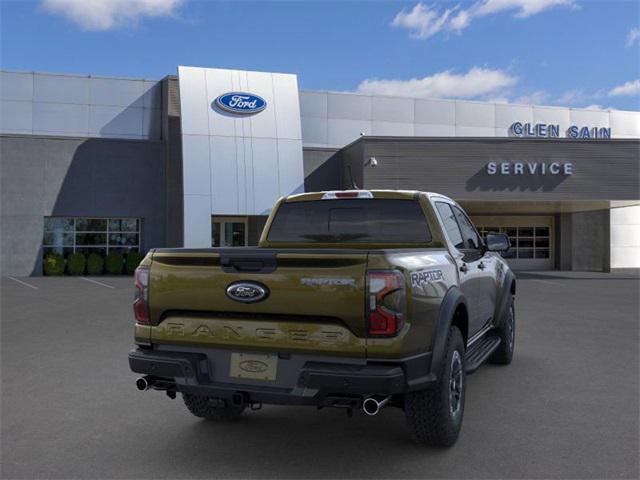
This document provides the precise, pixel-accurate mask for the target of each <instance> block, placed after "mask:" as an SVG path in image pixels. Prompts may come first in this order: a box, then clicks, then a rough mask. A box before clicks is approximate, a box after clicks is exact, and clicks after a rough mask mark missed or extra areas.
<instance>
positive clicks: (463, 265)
mask: <svg viewBox="0 0 640 480" xmlns="http://www.w3.org/2000/svg"><path fill="white" fill-rule="evenodd" d="M460 271H461V272H462V273H467V272H468V271H469V267H467V264H466V263H463V264H462V266H461V267H460Z"/></svg>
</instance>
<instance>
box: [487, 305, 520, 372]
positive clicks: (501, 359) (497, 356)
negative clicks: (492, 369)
mask: <svg viewBox="0 0 640 480" xmlns="http://www.w3.org/2000/svg"><path fill="white" fill-rule="evenodd" d="M509 302H510V303H509V308H508V310H507V312H509V314H511V309H514V310H515V307H514V298H513V295H512V296H511V299H510V300H509ZM513 316H514V319H513V329H514V332H515V328H516V325H515V311H514V312H513ZM505 323H506V322H503V323H502V325H501V326H500V327H499V328H496V329H495V334H496V335H498V337H500V345H499V346H498V348H496V350H495V351H494V352H493V353H492V354H491V356H490V357H489V363H493V364H497V365H509V364H510V363H511V360H512V359H513V350H514V348H513V347H514V346H515V341H514V343H513V346H512V347H511V351H509V350H510V349H509V343H508V338H507V329H506V328H505Z"/></svg>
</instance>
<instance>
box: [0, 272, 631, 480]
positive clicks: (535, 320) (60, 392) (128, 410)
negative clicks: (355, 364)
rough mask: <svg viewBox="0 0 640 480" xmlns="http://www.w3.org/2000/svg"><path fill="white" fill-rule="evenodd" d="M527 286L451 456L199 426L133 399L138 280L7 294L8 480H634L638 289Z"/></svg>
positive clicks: (379, 438) (253, 426)
mask: <svg viewBox="0 0 640 480" xmlns="http://www.w3.org/2000/svg"><path fill="white" fill-rule="evenodd" d="M519 277H520V278H519V284H518V295H517V300H516V305H517V338H516V354H515V359H514V361H513V363H512V364H511V365H510V366H508V367H500V366H492V365H487V366H484V367H482V368H481V369H480V370H479V371H478V372H477V373H475V374H474V375H473V376H471V377H469V384H468V390H467V403H466V412H465V419H464V425H463V430H462V434H461V437H460V439H459V441H458V443H457V444H456V445H455V446H454V447H453V448H451V449H436V448H426V447H422V446H416V445H414V444H413V443H411V440H410V439H409V436H408V433H407V431H406V429H405V425H404V416H403V414H402V412H401V411H399V410H397V409H387V410H384V411H383V412H382V413H381V414H380V415H378V416H376V417H366V416H365V415H363V414H362V413H360V412H357V413H356V414H354V417H353V418H351V419H349V418H347V417H346V415H345V413H344V412H343V411H339V410H333V409H324V410H321V411H316V410H315V409H313V408H304V407H294V408H292V407H274V406H270V407H264V408H263V409H262V410H261V411H257V412H248V414H246V415H245V416H244V417H243V418H242V419H241V420H239V421H237V422H233V423H229V424H215V423H210V422H207V421H202V420H199V419H196V418H195V417H192V416H191V415H190V414H188V412H187V410H186V408H185V407H184V405H183V404H182V402H181V400H180V399H179V398H178V399H176V400H173V401H172V400H170V399H168V398H167V397H166V396H165V395H164V394H162V393H160V392H145V393H140V392H138V391H137V390H136V389H135V387H134V379H135V375H134V374H132V373H130V372H129V369H128V363H127V352H128V350H129V349H130V347H131V346H132V339H131V336H132V320H131V317H132V315H131V313H130V304H131V298H132V288H131V283H132V280H131V278H107V277H105V278H96V279H90V280H93V281H98V282H99V283H92V282H91V281H89V280H85V279H82V278H57V279H56V278H43V277H39V278H19V279H12V278H6V277H5V278H2V284H1V286H2V297H1V300H2V306H1V308H2V309H1V328H2V330H1V333H2V357H1V360H2V404H1V407H2V412H1V413H2V417H1V420H2V427H1V433H2V476H3V478H176V479H178V478H345V477H354V478H638V473H639V471H638V451H639V442H638V428H639V425H638V418H639V413H640V412H639V399H638V396H639V395H638V394H639V380H638V377H639V376H638V373H639V372H638V361H639V357H638V351H639V343H638V324H639V323H638V322H639V320H638V318H639V310H638V295H639V282H638V277H637V274H636V273H633V272H626V273H612V274H596V273H582V274H579V273H572V274H568V273H564V272H551V273H528V274H520V275H519ZM20 282H23V283H20Z"/></svg>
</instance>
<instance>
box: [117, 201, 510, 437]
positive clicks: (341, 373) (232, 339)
mask: <svg viewBox="0 0 640 480" xmlns="http://www.w3.org/2000/svg"><path fill="white" fill-rule="evenodd" d="M508 248H509V239H508V238H507V237H506V236H505V235H503V234H499V233H489V234H488V235H487V236H486V239H484V240H483V239H482V238H481V237H480V235H478V232H477V231H476V229H475V228H474V226H473V224H472V223H471V221H470V220H469V218H468V217H467V215H466V214H465V213H464V211H463V210H462V209H461V208H460V206H459V205H458V204H457V203H456V202H454V201H453V200H451V199H450V198H447V197H445V196H443V195H438V194H434V193H424V192H414V191H395V190H393V191H389V190H377V191H368V190H347V191H335V192H319V193H305V194H300V195H293V196H289V197H286V198H282V199H280V200H279V201H278V203H277V204H276V205H275V207H274V208H273V211H272V213H271V216H270V217H269V219H268V220H267V223H266V225H265V227H264V231H263V232H262V236H261V239H260V243H259V246H258V247H239V248H205V249H189V248H179V249H155V250H152V251H150V252H149V253H148V254H147V256H146V257H145V258H144V260H143V261H142V262H141V264H140V266H139V267H138V269H137V270H136V274H135V292H136V293H135V299H134V304H133V309H134V314H135V319H136V325H135V343H136V348H135V349H134V350H132V351H131V352H130V353H129V364H130V367H131V370H132V371H133V372H136V373H138V374H142V375H143V376H141V377H139V378H138V379H137V380H136V386H137V387H138V389H140V390H148V389H154V390H164V391H165V392H166V394H167V395H168V396H169V397H171V398H175V397H176V394H177V393H178V392H179V393H180V394H181V395H182V397H183V399H184V402H185V404H186V406H187V408H188V409H189V411H191V413H193V414H194V415H196V416H198V417H202V418H206V419H210V420H230V419H234V418H236V417H238V416H239V415H241V414H242V413H243V411H244V410H245V409H247V408H250V409H253V410H257V409H259V408H260V407H261V406H262V405H263V404H280V405H287V404H288V405H313V406H316V407H318V408H321V407H337V408H343V409H345V410H346V411H347V413H348V414H349V415H351V414H352V412H353V411H354V410H362V411H363V412H364V413H365V414H367V415H376V414H377V413H378V412H379V411H380V410H381V409H382V408H383V407H398V408H401V409H403V410H404V412H405V415H406V418H407V423H408V426H409V429H410V430H411V433H412V435H413V437H414V439H415V440H416V441H418V442H421V443H427V444H432V445H446V446H448V445H452V444H453V443H454V442H455V441H456V439H457V437H458V433H459V431H460V427H461V424H462V417H463V413H464V400H465V390H466V388H465V387H466V380H465V375H466V374H469V373H471V372H473V371H475V370H476V369H477V368H478V367H479V366H480V365H481V364H482V363H483V362H485V361H486V360H490V361H492V362H494V363H501V364H508V363H510V362H511V358H512V355H513V347H514V332H515V324H514V320H515V318H514V297H515V292H516V281H515V276H514V274H513V273H512V272H511V270H510V269H509V267H508V265H507V264H506V262H505V261H504V260H503V259H502V257H501V256H500V255H499V252H501V251H505V250H507V249H508Z"/></svg>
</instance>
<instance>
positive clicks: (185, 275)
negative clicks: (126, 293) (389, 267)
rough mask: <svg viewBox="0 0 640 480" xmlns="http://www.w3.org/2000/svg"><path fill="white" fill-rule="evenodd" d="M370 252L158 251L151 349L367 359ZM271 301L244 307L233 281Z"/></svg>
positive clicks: (152, 286)
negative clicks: (259, 288) (253, 286)
mask: <svg viewBox="0 0 640 480" xmlns="http://www.w3.org/2000/svg"><path fill="white" fill-rule="evenodd" d="M366 267H367V251H366V250H360V251H358V250H348V251H345V250H332V249H327V250H312V251H311V250H305V249H298V250H277V249H260V248H235V249H203V250H184V249H181V250H169V249H167V250H158V251H156V252H155V253H154V254H153V260H152V265H151V275H150V290H149V292H150V293H149V303H150V308H151V319H152V323H153V324H154V325H155V326H153V327H152V328H151V340H152V342H153V343H160V344H162V343H167V344H182V345H200V346H202V345H208V346H211V347H217V346H220V347H231V348H233V347H241V348H242V349H245V350H246V349H249V350H252V349H253V350H258V351H263V350H265V351H277V352H287V351H289V352H305V353H309V354H315V353H317V354H320V355H322V354H331V355H343V356H350V357H364V356H365V347H366V341H365V328H366V326H365V311H364V308H365V272H366ZM241 281H246V282H257V283H259V284H261V285H263V286H265V287H266V289H267V290H268V296H267V297H266V298H265V299H263V300H261V301H259V302H256V303H242V302H240V301H237V300H234V299H232V298H231V297H230V296H228V295H227V288H228V287H229V285H230V284H232V283H234V282H241Z"/></svg>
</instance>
